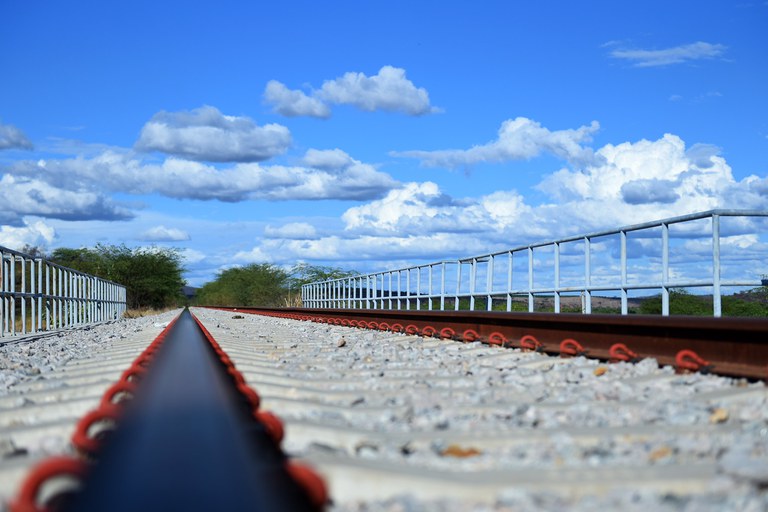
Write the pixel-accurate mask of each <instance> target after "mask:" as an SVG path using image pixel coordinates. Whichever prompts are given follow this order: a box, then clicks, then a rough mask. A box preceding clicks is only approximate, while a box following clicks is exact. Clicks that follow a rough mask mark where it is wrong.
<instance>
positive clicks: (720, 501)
mask: <svg viewBox="0 0 768 512" xmlns="http://www.w3.org/2000/svg"><path fill="white" fill-rule="evenodd" d="M194 313H195V314H196V315H198V317H199V318H200V319H201V320H202V321H203V322H204V323H205V325H206V326H207V327H208V328H209V329H210V330H211V332H212V334H213V335H214V337H216V338H217V339H219V341H220V342H222V344H223V339H225V338H226V339H227V340H233V341H234V342H236V343H240V344H241V345H242V344H243V343H253V344H254V345H257V346H258V349H254V350H255V351H256V353H257V356H258V357H260V358H262V359H263V360H265V361H269V362H270V364H271V366H272V368H274V369H278V370H280V374H281V375H284V376H289V377H293V378H295V379H297V380H299V379H300V380H303V381H304V383H303V384H301V386H304V387H306V388H310V389H312V388H316V389H318V390H323V391H326V392H327V396H326V397H323V399H322V403H323V404H326V405H327V404H330V405H335V406H339V408H338V410H327V408H326V409H323V410H321V409H322V408H315V409H313V406H312V404H313V403H314V402H313V401H312V400H308V401H307V407H306V408H305V409H304V410H301V411H300V412H296V411H295V410H293V409H292V410H291V412H290V413H287V414H281V413H280V410H279V409H278V410H276V412H277V413H278V415H281V416H283V417H284V418H285V419H286V420H287V421H288V422H290V421H310V422H318V423H323V424H325V425H329V426H332V427H335V428H338V429H339V430H343V429H358V430H364V431H368V432H371V433H377V432H379V433H380V432H387V433H400V434H409V433H411V434H414V435H415V434H417V433H421V434H422V436H421V439H423V437H424V435H423V434H425V433H426V434H429V433H432V434H433V435H432V436H429V435H428V436H427V441H426V442H418V443H417V442H414V443H407V442H406V443H402V442H397V443H395V442H392V443H388V442H386V441H381V442H379V441H376V442H371V443H364V444H362V445H360V446H358V447H356V448H355V449H354V450H350V449H349V448H348V447H347V448H345V447H343V446H340V445H338V446H337V445H334V443H333V442H327V441H324V440H320V439H319V440H317V442H316V443H306V444H303V445H301V444H296V443H292V442H291V440H290V439H286V449H288V450H289V451H291V452H293V453H295V454H297V455H301V456H310V457H311V455H312V454H313V453H315V452H318V451H320V452H326V453H327V452H330V453H338V454H340V455H344V456H349V457H353V458H359V459H367V460H377V461H387V462H396V463H397V464H402V465H403V466H409V467H410V466H412V467H417V468H428V469H429V470H433V469H434V470H443V471H446V470H447V471H455V472H474V471H486V470H493V471H505V470H527V469H531V470H552V471H557V470H559V469H567V468H577V469H579V468H584V470H585V471H588V470H590V469H592V468H614V467H615V468H626V467H630V468H632V467H643V468H648V467H650V468H653V467H662V466H673V467H677V466H680V467H684V466H687V465H690V464H693V465H695V464H699V463H706V464H711V465H716V467H717V474H716V476H715V478H713V479H712V481H711V482H708V488H707V491H706V492H700V493H685V492H682V493H669V492H664V493H660V492H657V491H653V490H637V491H627V490H626V489H622V490H618V489H617V490H615V491H610V492H608V493H603V494H600V495H592V496H573V495H570V494H568V493H559V492H556V491H552V492H550V491H537V490H526V489H523V488H513V489H509V490H508V491H504V492H502V493H500V494H499V495H498V496H495V498H494V500H493V503H492V504H488V503H485V504H479V503H471V502H466V501H461V500H452V499H449V498H446V499H442V500H426V501H425V500H422V499H417V498H416V497H414V496H413V495H412V494H411V493H409V492H408V489H404V490H403V493H402V494H398V495H395V496H392V497H390V498H388V499H386V500H373V501H371V500H369V501H359V502H341V503H336V504H335V505H334V508H333V510H338V511H417V510H448V511H468V510H478V511H479V510H494V511H502V510H515V511H518V510H577V511H582V510H583V511H587V510H588V511H590V512H593V511H594V510H596V509H607V510H665V511H666V510H674V511H680V510H685V511H689V510H690V511H694V510H697V511H698V510H704V511H708V510H718V511H720V510H754V511H762V510H768V393H766V389H765V385H764V384H763V383H749V382H746V381H743V380H738V379H731V378H725V377H718V376H713V375H700V374H690V375H675V373H674V371H673V369H672V368H669V367H659V365H658V364H657V362H656V361H655V360H653V359H645V360H643V361H641V362H640V363H638V364H627V363H617V364H606V363H601V362H599V361H595V360H589V359H585V358H573V359H568V360H563V359H559V358H550V357H548V356H544V355H541V354H535V353H523V352H520V351H517V350H505V349H500V348H497V347H488V346H485V345H482V344H479V343H459V342H437V341H435V340H433V339H422V338H419V337H415V336H406V335H393V334H392V333H382V332H374V331H364V330H358V329H354V328H348V327H340V326H328V325H325V324H314V323H310V322H298V321H292V320H285V319H277V318H269V317H260V316H256V315H242V318H233V316H234V317H239V316H241V315H233V314H232V313H228V312H222V311H213V310H195V311H194ZM223 346H224V345H223ZM225 350H226V346H225ZM230 356H231V357H232V358H233V360H234V361H235V363H236V364H237V365H238V367H240V366H241V363H239V362H238V357H237V356H236V355H234V354H230ZM254 357H256V356H254ZM244 364H245V366H244V367H247V364H248V363H247V362H245V363H244ZM246 375H247V376H248V372H247V371H246ZM259 379H260V380H263V381H264V382H268V380H269V378H268V377H267V376H266V375H265V376H263V377H259ZM255 387H256V389H257V390H258V385H256V386H255ZM341 391H344V392H346V393H339V394H337V395H334V392H341ZM354 391H358V395H355V394H354ZM350 392H351V393H350ZM265 395H269V393H265ZM357 409H359V411H358V410H357ZM621 428H627V429H632V428H637V429H644V432H645V433H644V434H643V435H626V434H621V433H615V431H614V430H612V429H621ZM590 430H594V431H595V432H596V433H597V434H596V438H595V439H589V440H584V439H582V438H581V437H583V436H582V434H583V432H585V431H586V432H589V431H590ZM525 432H529V433H531V435H533V434H536V436H532V439H531V440H530V442H521V440H520V438H521V437H523V436H524V435H525ZM612 432H613V433H612ZM456 433H463V434H470V435H475V434H476V435H477V437H478V441H477V445H478V446H481V444H482V443H481V441H480V439H481V438H482V437H483V436H485V435H489V434H493V435H497V436H504V435H505V433H508V434H509V435H510V436H512V435H513V436H516V437H514V438H510V442H509V444H508V445H502V446H497V447H494V448H492V449H490V448H488V449H484V448H477V449H474V447H473V445H472V441H471V440H470V441H467V443H465V444H464V445H463V446H459V447H455V446H454V447H451V446H450V445H449V444H448V442H447V441H445V439H446V438H449V437H450V436H451V435H455V434H456ZM580 436H581V437H580ZM374 437H375V436H374ZM593 437H595V436H593ZM451 449H453V450H454V453H452V452H451ZM457 450H458V453H455V452H456V451H457ZM446 496H450V488H449V487H447V488H446Z"/></svg>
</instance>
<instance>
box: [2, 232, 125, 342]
mask: <svg viewBox="0 0 768 512" xmlns="http://www.w3.org/2000/svg"><path fill="white" fill-rule="evenodd" d="M125 309H126V292H125V287H124V286H122V285H119V284H117V283H113V282H111V281H107V280H105V279H101V278H98V277H95V276H92V275H89V274H85V273H83V272H78V271H77V270H73V269H71V268H67V267H63V266H61V265H57V264H56V263H53V262H50V261H47V260H45V259H44V258H40V257H35V256H30V255H28V254H24V253H21V252H17V251H13V250H11V249H7V248H5V247H2V246H0V337H6V336H17V335H23V334H33V333H38V332H41V331H53V330H57V329H65V328H67V327H76V326H83V325H88V324H95V323H100V322H106V321H109V320H115V319H117V318H120V317H122V315H123V313H124V312H125Z"/></svg>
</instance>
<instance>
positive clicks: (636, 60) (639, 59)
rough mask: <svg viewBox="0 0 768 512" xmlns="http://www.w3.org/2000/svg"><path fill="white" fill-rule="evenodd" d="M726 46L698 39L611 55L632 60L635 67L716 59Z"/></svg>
mask: <svg viewBox="0 0 768 512" xmlns="http://www.w3.org/2000/svg"><path fill="white" fill-rule="evenodd" d="M726 49H727V47H726V46H724V45H722V44H711V43H705V42H702V41H698V42H696V43H691V44H685V45H680V46H675V47H673V48H665V49H663V50H639V49H632V50H630V49H616V50H613V51H611V57H615V58H617V59H624V60H628V61H630V62H632V63H633V64H634V66H635V67H639V68H642V67H652V66H668V65H671V64H682V63H684V62H689V61H695V60H702V59H714V58H716V57H720V56H722V55H723V54H724V53H725V50H726Z"/></svg>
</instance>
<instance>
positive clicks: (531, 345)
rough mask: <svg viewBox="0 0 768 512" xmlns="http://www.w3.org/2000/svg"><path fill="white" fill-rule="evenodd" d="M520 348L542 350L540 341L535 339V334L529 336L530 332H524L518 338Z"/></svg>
mask: <svg viewBox="0 0 768 512" xmlns="http://www.w3.org/2000/svg"><path fill="white" fill-rule="evenodd" d="M520 348H522V349H523V350H534V351H536V352H541V351H543V350H544V347H543V346H542V344H541V342H540V341H539V340H537V339H536V337H535V336H531V335H530V334H526V335H525V336H523V337H522V338H520Z"/></svg>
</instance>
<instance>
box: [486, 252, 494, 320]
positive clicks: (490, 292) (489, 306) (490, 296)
mask: <svg viewBox="0 0 768 512" xmlns="http://www.w3.org/2000/svg"><path fill="white" fill-rule="evenodd" d="M485 281H486V285H485V286H486V290H485V291H486V292H487V294H488V304H486V309H487V310H488V311H493V255H491V256H490V257H489V258H488V275H487V276H486V280H485Z"/></svg>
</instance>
